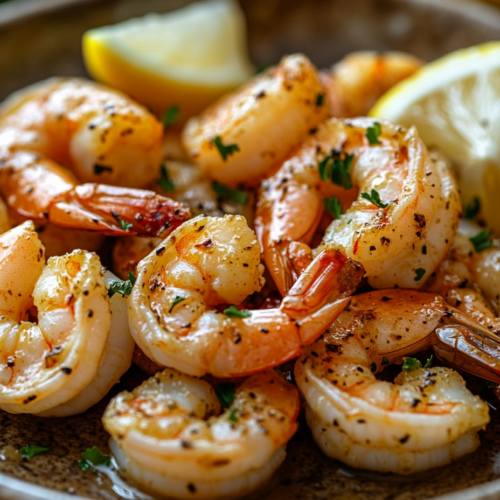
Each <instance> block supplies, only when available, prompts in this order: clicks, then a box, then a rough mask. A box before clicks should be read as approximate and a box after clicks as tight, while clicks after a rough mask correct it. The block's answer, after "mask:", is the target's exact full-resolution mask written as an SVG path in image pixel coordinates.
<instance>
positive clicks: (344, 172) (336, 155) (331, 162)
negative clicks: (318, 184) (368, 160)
mask: <svg viewBox="0 0 500 500" xmlns="http://www.w3.org/2000/svg"><path fill="white" fill-rule="evenodd" d="M353 160H354V155H353V154H349V153H343V152H342V151H341V150H337V149H332V153H331V154H330V155H327V156H325V158H323V159H322V160H321V161H320V162H319V163H318V170H319V175H320V177H321V179H322V180H323V181H325V182H326V181H328V180H330V181H331V182H332V183H333V184H336V185H337V186H342V187H343V188H344V189H351V188H352V179H351V174H350V173H349V170H350V169H351V165H352V162H353Z"/></svg>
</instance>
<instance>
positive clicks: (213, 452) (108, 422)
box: [103, 369, 300, 499]
mask: <svg viewBox="0 0 500 500" xmlns="http://www.w3.org/2000/svg"><path fill="white" fill-rule="evenodd" d="M299 402H300V401H299V395H298V391H297V389H296V388H295V387H294V386H293V385H292V384H290V383H288V382H286V381H285V380H283V379H282V378H280V377H279V376H278V375H277V374H276V373H274V372H273V371H268V372H265V373H261V374H258V375H253V376H251V377H249V378H247V379H246V380H245V381H244V382H243V383H242V384H241V385H239V387H237V388H236V391H235V396H234V400H233V401H232V403H231V404H230V406H229V407H228V408H227V409H225V410H223V409H222V408H221V405H220V404H219V401H218V400H217V397H216V395H215V391H214V389H213V388H212V386H211V385H210V384H209V383H208V382H206V381H204V380H199V379H196V378H193V377H190V376H188V375H184V374H182V373H179V372H177V371H175V370H172V369H166V370H164V371H163V372H160V373H157V374H156V375H155V376H154V377H152V378H150V379H149V380H147V381H146V382H144V383H143V384H142V385H141V386H139V387H138V388H136V389H134V391H132V392H122V393H121V394H118V396H116V397H115V398H114V399H113V400H112V401H111V403H110V404H109V405H108V408H107V409H106V412H105V413H104V416H103V424H104V427H105V428H106V430H107V431H108V432H109V433H110V434H111V437H112V441H111V450H112V451H113V454H114V456H115V459H116V461H117V462H118V464H119V466H120V468H122V470H124V472H125V474H126V475H127V476H128V477H129V478H130V479H132V480H133V481H134V482H135V483H137V484H138V485H140V486H141V487H142V488H144V489H146V490H147V491H149V492H151V493H153V494H157V495H158V494H159V495H161V496H165V495H166V496H168V497H173V498H194V499H223V498H234V497H240V496H243V495H245V494H247V493H249V492H250V491H252V490H254V489H255V488H257V487H258V486H260V485H261V484H263V483H265V482H266V481H267V480H268V479H269V478H270V477H271V475H272V474H273V472H274V471H275V470H276V469H277V468H278V467H279V465H280V464H281V463H282V462H283V460H284V459H285V456H286V452H285V446H286V443H287V442H288V441H289V440H290V438H291V437H292V436H293V434H294V433H295V430H296V428H297V424H296V418H297V414H298V411H299Z"/></svg>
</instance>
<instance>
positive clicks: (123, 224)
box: [119, 219, 133, 231]
mask: <svg viewBox="0 0 500 500" xmlns="http://www.w3.org/2000/svg"><path fill="white" fill-rule="evenodd" d="M119 220H120V226H121V228H122V229H123V230H124V231H130V230H131V229H132V226H133V224H129V223H127V222H125V221H124V220H123V219H119Z"/></svg>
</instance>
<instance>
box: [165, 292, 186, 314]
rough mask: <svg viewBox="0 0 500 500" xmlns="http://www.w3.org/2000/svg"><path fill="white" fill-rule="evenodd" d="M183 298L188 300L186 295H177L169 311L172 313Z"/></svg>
mask: <svg viewBox="0 0 500 500" xmlns="http://www.w3.org/2000/svg"><path fill="white" fill-rule="evenodd" d="M183 300H186V297H180V296H179V295H178V296H177V297H175V299H174V300H173V302H172V305H171V306H170V309H169V310H168V313H169V314H170V313H171V312H172V311H173V310H174V307H175V306H176V305H177V304H179V303H180V302H182V301H183Z"/></svg>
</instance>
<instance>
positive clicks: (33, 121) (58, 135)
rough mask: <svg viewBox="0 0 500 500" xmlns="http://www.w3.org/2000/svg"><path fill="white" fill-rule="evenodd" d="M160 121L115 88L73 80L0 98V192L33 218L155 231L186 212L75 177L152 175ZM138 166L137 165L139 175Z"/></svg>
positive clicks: (123, 180) (114, 231) (150, 195)
mask: <svg viewBox="0 0 500 500" xmlns="http://www.w3.org/2000/svg"><path fill="white" fill-rule="evenodd" d="M161 154H162V128H161V125H160V124H159V123H158V122H157V120H156V119H155V118H154V117H153V116H152V115H150V114H149V113H148V112H147V111H146V110H145V109H144V108H142V107H140V106H139V105H137V104H135V103H133V102H132V101H131V100H130V99H128V98H126V97H125V96H123V95H122V94H120V93H115V92H114V91H112V90H107V89H105V88H104V87H101V86H99V85H97V84H94V83H91V82H86V81H84V80H78V79H56V80H50V81H48V82H45V83H43V84H40V85H39V86H35V87H33V88H29V89H27V90H25V91H23V92H22V93H21V94H20V95H16V96H14V97H12V98H11V100H10V101H8V102H7V103H6V104H4V105H3V107H2V109H1V114H0V195H1V196H2V197H3V198H4V200H5V202H6V203H7V205H8V207H9V209H11V210H12V211H13V212H14V213H16V214H17V215H18V216H20V217H24V218H29V219H32V220H34V221H36V222H37V223H38V224H43V223H45V222H51V223H53V224H55V225H59V226H62V227H67V228H75V229H84V230H88V231H94V232H100V233H102V234H109V235H125V234H132V235H133V234H140V235H148V236H156V235H158V234H159V233H161V232H162V231H163V230H165V229H167V228H170V229H172V228H174V227H176V225H179V224H180V223H182V222H183V221H184V220H185V219H186V218H188V217H189V211H188V210H187V209H186V208H185V207H184V206H183V205H181V204H179V203H175V202H173V201H172V200H169V199H168V198H165V197H163V196H159V195H157V194H156V193H154V192H151V191H144V190H140V189H132V188H125V187H118V186H108V185H105V184H95V183H87V184H79V182H78V181H77V179H76V178H75V176H74V175H73V173H71V172H70V171H68V170H66V169H65V168H63V167H62V166H61V165H63V164H64V165H66V166H68V167H70V168H72V170H73V171H74V172H75V173H76V174H77V176H80V178H81V179H82V180H99V181H105V182H111V181H116V182H118V183H120V184H129V185H138V184H139V185H142V184H145V183H147V182H149V181H151V180H152V179H153V178H155V177H157V175H158V168H159V163H160V158H161ZM141 172H143V175H142V180H140V181H138V179H141Z"/></svg>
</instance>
